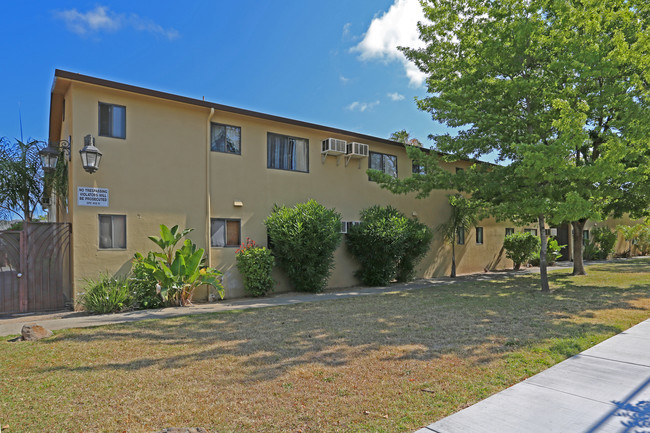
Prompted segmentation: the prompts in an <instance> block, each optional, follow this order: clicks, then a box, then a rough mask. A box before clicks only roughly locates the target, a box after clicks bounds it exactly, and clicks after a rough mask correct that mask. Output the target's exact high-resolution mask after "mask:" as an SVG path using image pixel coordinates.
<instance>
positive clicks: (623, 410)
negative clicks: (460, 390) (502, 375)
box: [416, 319, 650, 433]
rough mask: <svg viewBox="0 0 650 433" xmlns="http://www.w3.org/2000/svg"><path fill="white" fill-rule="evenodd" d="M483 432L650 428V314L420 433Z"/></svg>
mask: <svg viewBox="0 0 650 433" xmlns="http://www.w3.org/2000/svg"><path fill="white" fill-rule="evenodd" d="M479 432H480V433H542V432H543V433H553V432H557V433H614V432H615V433H648V432H650V319H649V320H646V321H645V322H642V323H640V324H638V325H636V326H634V327H632V328H630V329H628V330H627V331H625V332H622V333H620V334H618V335H616V336H614V337H612V338H610V339H608V340H606V341H603V342H602V343H600V344H598V345H596V346H594V347H592V348H591V349H588V350H586V351H584V352H582V353H581V354H579V355H576V356H574V357H572V358H569V359H567V360H566V361H564V362H561V363H559V364H557V365H555V366H553V367H551V368H549V369H548V370H545V371H543V372H541V373H539V374H537V375H535V376H533V377H531V378H530V379H527V380H525V381H523V382H521V383H518V384H517V385H514V386H512V387H510V388H508V389H506V390H505V391H502V392H500V393H498V394H495V395H493V396H492V397H489V398H487V399H485V400H483V401H481V402H479V403H477V404H475V405H473V406H470V407H468V408H467V409H464V410H461V411H460V412H457V413H455V414H454V415H451V416H449V417H447V418H443V419H441V420H440V421H438V422H436V423H433V424H431V425H430V426H428V427H425V428H423V429H420V430H418V431H417V432H416V433H479Z"/></svg>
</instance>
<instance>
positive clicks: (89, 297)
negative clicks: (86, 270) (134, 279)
mask: <svg viewBox="0 0 650 433" xmlns="http://www.w3.org/2000/svg"><path fill="white" fill-rule="evenodd" d="M85 283H86V288H85V290H84V292H83V293H81V295H79V298H78V300H77V302H78V303H79V304H80V305H81V306H82V307H83V309H84V310H86V311H88V312H89V313H95V314H108V313H119V312H120V311H125V310H130V309H131V306H132V303H133V298H132V296H131V292H130V290H129V280H128V279H127V278H126V277H122V276H120V277H111V276H109V275H108V274H103V275H100V276H99V278H97V279H87V280H85Z"/></svg>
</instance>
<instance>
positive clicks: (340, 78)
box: [339, 75, 350, 84]
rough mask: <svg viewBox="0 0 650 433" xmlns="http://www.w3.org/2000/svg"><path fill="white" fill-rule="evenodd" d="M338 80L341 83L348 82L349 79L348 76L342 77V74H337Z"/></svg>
mask: <svg viewBox="0 0 650 433" xmlns="http://www.w3.org/2000/svg"><path fill="white" fill-rule="evenodd" d="M339 80H341V83H343V84H348V83H349V82H350V79H349V78H348V77H344V76H343V75H339Z"/></svg>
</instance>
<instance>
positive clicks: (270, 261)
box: [235, 238, 275, 296]
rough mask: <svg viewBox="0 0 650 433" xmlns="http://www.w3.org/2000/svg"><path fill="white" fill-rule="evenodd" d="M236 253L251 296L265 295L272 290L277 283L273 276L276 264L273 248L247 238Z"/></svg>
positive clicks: (245, 285) (246, 287)
mask: <svg viewBox="0 0 650 433" xmlns="http://www.w3.org/2000/svg"><path fill="white" fill-rule="evenodd" d="M235 254H236V258H237V269H239V272H240V273H241V275H242V278H243V280H244V287H245V289H246V292H247V293H248V294H249V295H251V296H264V295H266V294H267V293H268V292H270V291H271V290H272V289H273V286H274V285H275V281H274V280H273V277H272V276H271V272H273V265H275V259H274V258H273V254H272V253H271V250H269V249H267V248H265V247H258V246H257V244H255V241H254V240H251V239H249V238H246V244H243V245H242V246H241V248H239V249H238V250H237V251H236V253H235Z"/></svg>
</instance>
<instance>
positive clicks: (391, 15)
mask: <svg viewBox="0 0 650 433" xmlns="http://www.w3.org/2000/svg"><path fill="white" fill-rule="evenodd" d="M418 21H426V19H425V16H424V12H423V11H422V7H421V6H420V2H419V1H418V0H395V3H394V4H393V5H392V6H391V7H390V8H389V9H388V12H384V13H383V14H381V15H379V16H376V17H375V18H373V20H372V22H371V23H370V26H369V27H368V30H367V31H366V34H365V35H364V37H363V39H362V40H361V42H359V44H357V45H356V46H355V47H353V48H352V49H351V51H352V52H359V53H360V54H359V58H360V59H361V60H374V59H378V60H383V61H385V62H390V61H395V60H397V61H400V62H401V63H402V64H403V66H404V70H405V72H406V76H407V77H408V78H409V81H410V84H411V85H413V86H421V85H422V84H423V83H424V80H425V79H426V75H425V74H424V73H423V72H422V71H420V70H419V69H418V68H417V67H416V66H415V64H413V63H411V62H410V61H409V60H408V59H407V58H406V57H405V56H404V54H402V52H401V51H399V50H398V49H397V47H398V46H402V47H410V48H422V47H424V42H422V41H421V40H420V39H419V32H418V28H417V23H418Z"/></svg>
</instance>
